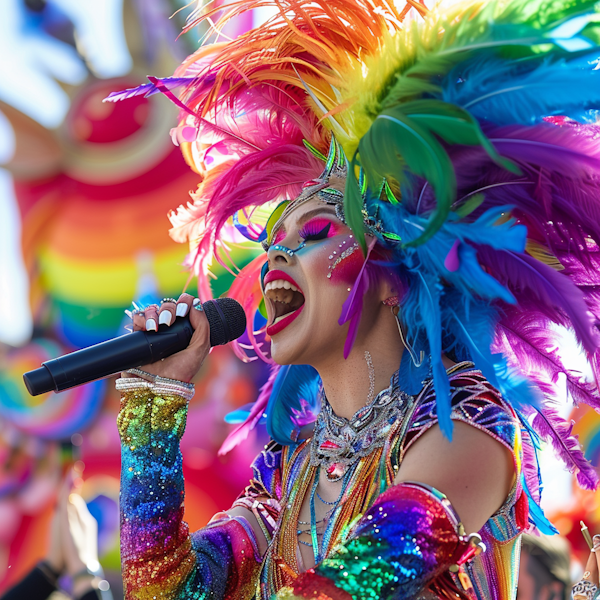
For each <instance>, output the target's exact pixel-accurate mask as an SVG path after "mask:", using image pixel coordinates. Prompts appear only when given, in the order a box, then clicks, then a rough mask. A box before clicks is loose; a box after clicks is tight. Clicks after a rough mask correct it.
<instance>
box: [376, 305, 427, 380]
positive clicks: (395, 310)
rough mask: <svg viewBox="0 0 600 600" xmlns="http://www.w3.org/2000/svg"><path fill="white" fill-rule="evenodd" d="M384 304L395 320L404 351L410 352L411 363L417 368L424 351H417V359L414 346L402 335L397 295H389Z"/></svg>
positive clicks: (421, 362) (422, 358)
mask: <svg viewBox="0 0 600 600" xmlns="http://www.w3.org/2000/svg"><path fill="white" fill-rule="evenodd" d="M383 304H385V306H389V307H390V310H391V311H392V315H394V319H395V321H396V325H397V326H398V333H399V334H400V341H401V342H402V345H403V346H404V347H405V348H406V351H407V352H408V353H409V354H410V358H411V359H412V361H413V364H414V365H415V367H416V368H417V369H418V368H419V367H420V366H421V365H422V364H423V361H424V360H425V352H423V350H421V352H420V353H419V359H417V355H416V353H415V350H414V348H413V347H412V346H411V345H410V344H409V343H408V341H407V340H406V338H405V337H404V332H403V331H402V325H400V319H399V318H398V314H399V312H400V298H398V296H390V297H389V298H386V299H385V300H384V301H383Z"/></svg>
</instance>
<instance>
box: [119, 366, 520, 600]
mask: <svg viewBox="0 0 600 600" xmlns="http://www.w3.org/2000/svg"><path fill="white" fill-rule="evenodd" d="M449 375H450V382H451V386H452V396H453V400H452V418H453V419H455V420H461V421H464V422H467V423H469V424H471V425H472V426H474V427H477V428H479V429H481V430H483V431H485V432H487V433H488V434H489V435H491V436H493V437H494V438H495V439H496V440H497V441H499V442H500V443H502V444H503V445H504V446H506V447H507V448H509V449H510V450H511V452H513V455H514V456H515V468H516V471H517V475H519V474H520V469H521V448H520V444H521V441H520V440H521V436H520V429H519V426H518V423H517V419H516V417H515V415H514V412H513V411H512V409H510V407H508V406H507V405H506V404H505V403H504V402H503V401H502V399H501V398H500V396H499V394H498V392H497V391H496V390H494V389H493V388H492V387H491V386H490V385H489V384H488V383H487V382H486V381H485V379H484V378H483V377H482V376H481V373H480V372H479V371H476V370H472V369H470V368H468V366H467V367H465V366H464V365H462V366H461V365H459V366H457V367H455V369H454V370H452V371H450V373H449ZM186 411H187V403H186V401H185V400H183V399H182V398H179V397H177V396H171V397H153V396H152V394H150V393H149V392H130V393H126V394H124V396H123V404H122V409H121V412H120V414H119V431H120V435H121V438H122V443H123V459H122V483H121V485H122V488H121V489H122V491H121V513H122V515H121V549H122V562H123V578H124V582H125V590H126V597H127V598H128V599H130V600H133V599H135V600H138V599H139V600H150V599H152V600H153V599H154V598H157V599H158V598H161V599H170V600H171V599H172V600H188V599H198V600H203V599H205V598H214V599H221V598H223V599H225V598H227V599H229V598H231V599H233V598H235V599H238V600H246V599H247V600H250V599H251V598H256V599H257V600H271V599H272V598H277V600H284V599H288V598H289V599H291V598H298V597H304V598H321V599H322V600H326V599H328V598H329V599H333V600H338V599H340V600H342V599H343V600H349V599H350V598H354V599H355V600H358V599H361V600H362V599H363V598H384V599H386V600H397V599H398V600H399V599H409V598H414V599H415V600H416V599H417V598H436V597H441V596H443V595H444V594H443V590H444V589H456V590H457V591H460V593H461V594H463V596H465V597H469V598H473V599H477V600H484V599H485V600H512V599H513V598H514V595H515V592H516V574H517V572H518V552H519V534H520V532H521V531H522V529H524V528H525V527H526V525H527V501H526V498H525V497H524V494H523V493H522V490H521V489H520V487H519V485H518V483H517V484H515V486H514V488H513V490H512V491H511V493H510V495H509V497H508V498H507V500H506V502H505V503H504V505H503V506H502V507H501V509H500V510H499V511H498V513H496V514H495V515H494V516H493V517H492V518H491V519H490V520H489V521H488V522H487V523H486V525H485V526H484V528H483V529H482V530H481V532H480V534H481V536H482V538H483V540H484V542H485V543H486V545H487V551H486V552H485V553H483V554H481V555H480V556H477V557H475V558H474V559H473V560H471V561H470V562H468V563H467V564H466V565H465V571H464V573H465V574H466V576H467V580H468V585H465V580H464V578H463V579H462V580H460V579H459V578H458V577H456V576H451V575H450V574H449V572H448V567H449V566H450V564H451V563H452V562H453V561H455V560H456V552H457V539H458V538H457V530H456V523H455V522H454V520H453V517H452V514H453V513H452V511H451V507H449V506H448V504H449V503H447V501H444V498H443V496H439V497H436V492H435V491H434V490H424V489H421V486H412V487H411V486H409V485H405V484H402V485H394V478H395V475H396V473H397V471H398V468H399V465H400V463H401V461H402V457H403V456H404V453H405V452H406V451H407V449H408V448H409V447H410V446H411V445H412V444H413V443H414V442H415V441H416V440H417V439H418V438H419V437H420V436H421V435H422V434H423V433H424V432H425V431H427V430H428V429H429V428H430V427H432V426H433V425H434V424H435V423H436V422H437V416H436V410H435V397H434V392H433V390H432V386H430V385H426V386H425V388H424V390H423V391H422V392H421V394H420V395H419V396H418V397H416V398H413V399H412V401H411V402H410V403H408V405H407V408H406V411H405V412H404V413H403V415H402V416H401V417H400V418H399V419H398V421H397V422H396V423H395V425H394V427H392V430H391V431H390V433H389V437H388V439H387V442H386V444H385V445H384V446H383V447H381V448H376V449H375V450H374V451H373V453H372V454H370V455H369V456H365V457H363V458H361V459H360V460H359V461H358V462H357V463H356V466H355V467H354V471H353V473H352V476H351V478H350V481H349V483H348V486H347V489H346V491H345V492H344V496H343V498H342V501H341V502H340V504H339V507H338V508H337V509H336V510H335V512H334V514H333V515H332V516H331V518H330V522H329V525H328V530H327V532H326V551H325V556H326V558H325V560H324V561H323V562H322V563H321V564H320V565H317V567H316V568H315V569H314V570H310V571H308V572H306V573H305V574H303V575H300V576H299V574H300V573H301V572H302V571H303V569H302V565H301V564H299V552H298V541H297V537H296V530H297V522H298V515H299V511H300V507H301V504H302V501H303V499H304V498H305V496H306V493H307V491H308V490H309V489H310V486H311V485H312V482H313V481H314V477H315V474H316V467H314V466H311V464H310V458H309V444H308V442H307V441H304V442H302V443H300V444H298V445H296V446H294V447H287V446H286V447H282V446H279V445H277V444H274V443H272V444H270V445H268V446H267V447H266V448H265V449H264V450H263V451H262V452H261V454H260V455H259V456H258V457H257V459H256V460H255V462H254V464H253V473H254V474H253V478H252V480H251V481H250V483H249V485H248V487H247V488H246V490H244V492H243V493H242V494H241V495H240V497H239V498H238V500H237V501H236V502H235V503H234V506H243V507H245V508H247V509H248V510H250V511H251V512H252V513H253V514H254V516H255V517H256V518H257V520H258V522H259V525H260V527H261V529H262V531H263V533H264V534H265V537H266V538H267V541H268V550H267V552H266V554H265V556H264V557H262V558H261V557H260V556H259V554H258V550H257V545H256V541H255V538H254V534H253V532H252V529H251V528H250V526H249V524H248V522H247V521H246V520H245V519H243V518H239V517H236V518H231V517H228V516H227V515H225V514H222V515H220V516H218V517H217V518H216V520H214V521H213V522H212V523H211V524H210V525H208V526H207V527H205V528H203V529H202V530H200V531H198V532H196V533H194V534H190V533H189V531H188V528H187V525H186V524H185V523H184V521H183V496H184V491H183V475H182V468H181V454H180V451H179V439H180V437H181V435H182V434H183V430H184V427H185V419H186ZM518 481H519V477H517V482H518ZM453 585H454V586H455V587H454V588H452V586H453Z"/></svg>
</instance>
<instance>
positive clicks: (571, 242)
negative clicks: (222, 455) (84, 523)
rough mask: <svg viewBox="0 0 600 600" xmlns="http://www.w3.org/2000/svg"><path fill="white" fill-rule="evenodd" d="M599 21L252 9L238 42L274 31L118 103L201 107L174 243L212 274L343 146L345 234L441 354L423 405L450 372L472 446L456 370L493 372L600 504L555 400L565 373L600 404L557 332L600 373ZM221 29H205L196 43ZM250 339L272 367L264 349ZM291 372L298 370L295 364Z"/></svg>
mask: <svg viewBox="0 0 600 600" xmlns="http://www.w3.org/2000/svg"><path fill="white" fill-rule="evenodd" d="M594 5H595V2H592V1H589V0H582V1H580V2H570V1H567V0H556V1H555V2H544V1H543V0H494V1H489V2H483V1H468V0H467V1H465V2H461V3H453V4H451V5H449V6H444V5H443V4H441V5H439V6H437V7H435V8H433V9H431V10H427V9H426V8H425V7H424V5H422V4H420V3H418V2H416V1H414V0H409V1H408V2H406V4H405V5H404V6H403V7H402V8H398V7H397V6H396V5H395V4H393V3H388V2H386V1H385V0H282V1H278V2H272V1H271V0H237V1H234V2H232V3H231V4H229V5H228V8H227V10H228V13H227V14H226V15H225V16H224V17H223V20H222V22H221V25H222V24H223V23H224V22H225V21H227V19H230V18H233V17H235V16H236V15H239V14H241V13H243V12H245V11H249V10H253V9H256V8H269V9H270V10H271V12H272V13H273V11H274V14H272V16H271V17H270V18H269V19H268V20H267V21H266V22H265V23H264V24H263V25H261V26H260V27H257V28H255V29H253V30H251V31H249V32H247V33H245V34H243V35H242V36H240V37H239V38H237V39H236V40H233V41H230V42H227V43H223V44H214V45H210V46H206V47H202V48H201V49H200V50H198V52H197V53H196V54H194V55H192V56H191V57H189V59H188V60H187V61H186V62H185V63H184V64H183V65H182V66H181V67H180V68H179V70H178V71H177V72H176V73H175V76H174V77H172V78H166V79H155V78H152V79H151V83H149V84H145V85H143V86H140V87H139V88H136V89H134V90H126V91H125V92H119V93H116V94H113V95H112V97H111V98H110V99H111V100H120V99H123V98H126V97H129V96H132V95H136V94H153V93H157V92H162V93H164V94H166V95H167V96H169V97H170V98H171V99H172V100H173V101H174V102H176V103H177V104H178V106H179V107H180V108H181V120H180V124H179V126H178V127H177V128H176V129H175V130H174V131H173V139H174V141H175V142H176V143H178V144H180V145H181V146H182V149H183V152H184V155H185V156H186V158H187V159H188V161H189V162H190V164H191V166H192V168H194V169H195V170H196V171H197V172H198V173H199V175H200V177H201V183H200V186H199V188H198V190H197V192H195V193H194V195H193V199H192V202H191V203H190V204H189V205H188V206H187V207H180V208H179V209H178V211H177V212H176V213H174V214H173V215H171V220H172V222H173V229H172V230H171V235H172V236H173V238H174V239H176V240H178V241H188V242H190V243H191V245H192V254H191V259H190V263H191V264H193V265H194V266H195V268H196V270H197V272H201V270H202V268H204V267H206V265H207V263H208V262H209V261H210V260H212V259H213V258H216V259H217V260H224V257H226V252H227V244H228V241H227V239H228V238H227V235H228V234H230V233H231V231H237V232H241V233H239V234H238V235H244V236H245V237H246V238H249V239H253V240H255V241H263V240H264V237H265V235H266V232H265V230H264V229H263V227H262V225H259V219H257V211H259V210H260V207H262V206H269V205H272V206H273V207H275V206H276V205H277V203H279V202H280V201H281V200H284V199H293V198H295V197H296V196H298V194H299V193H300V191H301V189H302V184H303V183H304V182H305V181H307V180H312V179H314V178H315V177H318V176H319V175H320V174H321V172H322V171H323V168H324V160H325V157H326V156H327V155H328V149H329V147H330V144H331V143H332V139H333V138H335V140H337V144H339V145H340V147H341V149H342V150H343V152H342V154H343V155H345V157H347V160H346V167H347V179H346V192H345V194H344V198H343V212H344V215H345V219H346V222H347V223H348V224H349V225H350V226H351V227H352V229H353V230H354V232H355V235H356V237H357V239H358V240H359V241H360V242H361V244H362V246H363V249H364V251H365V256H368V251H369V249H370V248H371V246H369V248H367V242H366V239H365V231H366V230H368V231H369V232H371V233H375V236H376V242H377V243H378V244H380V245H381V246H383V247H384V248H386V250H387V251H388V255H389V256H391V257H392V258H391V261H392V263H393V266H394V268H395V270H396V272H397V274H398V276H399V278H400V279H401V280H402V281H403V283H404V284H405V285H404V289H405V290H406V293H405V295H404V297H403V298H402V300H401V315H402V319H403V321H404V325H405V327H406V332H407V341H408V343H409V344H410V346H411V347H412V349H413V350H414V353H413V355H416V356H419V355H422V356H424V357H425V358H424V360H423V361H422V363H421V364H419V365H418V366H417V365H416V364H415V362H414V361H412V360H411V356H410V355H409V353H408V352H405V353H404V355H403V359H402V365H401V371H400V377H401V381H402V384H403V386H404V387H405V389H406V391H408V392H409V393H415V392H416V391H418V388H419V386H420V382H421V381H422V380H423V378H424V377H425V376H427V374H428V373H429V372H431V373H432V376H433V380H434V385H435V389H436V396H437V402H438V414H439V419H440V425H441V427H442V428H443V430H444V431H445V432H446V433H447V435H451V429H452V426H451V420H450V408H449V385H448V379H447V375H446V372H445V369H444V367H443V365H442V362H441V356H442V354H443V353H447V354H450V355H451V356H453V357H455V358H456V359H459V360H462V359H469V360H472V361H473V362H474V363H475V365H476V366H477V367H478V368H479V369H481V370H482V372H483V373H484V375H485V376H486V377H487V378H488V379H489V381H490V382H491V383H492V384H493V385H495V386H496V387H497V388H498V389H499V390H500V391H501V392H502V393H503V395H504V397H505V398H506V399H507V400H508V401H509V402H511V404H512V405H513V407H515V409H516V410H517V411H519V414H520V415H521V416H522V418H523V424H524V427H527V428H528V430H529V434H530V435H531V436H532V437H536V436H538V437H541V438H543V439H546V440H548V441H549V442H550V443H552V444H553V445H554V447H555V448H556V449H557V451H558V453H559V455H560V456H561V457H562V458H563V459H564V461H565V463H566V464H567V465H568V466H569V467H570V468H571V469H572V470H573V471H574V472H577V473H578V478H579V481H580V483H581V484H582V485H584V486H586V487H593V486H595V485H596V483H597V478H596V475H595V473H594V471H593V470H592V469H590V467H589V465H588V464H587V463H586V462H585V459H584V457H583V454H582V452H581V450H580V449H579V446H578V444H577V441H576V439H575V438H573V436H572V434H571V427H570V425H569V424H568V423H565V422H564V421H562V420H561V419H560V417H559V415H558V413H557V412H556V410H555V409H554V407H553V405H552V402H553V401H554V400H555V399H556V398H557V397H559V396H560V386H559V378H558V376H559V374H560V373H564V374H565V376H566V380H567V389H568V391H569V393H570V395H571V397H572V399H573V400H574V401H575V402H586V403H588V404H590V405H591V406H594V407H595V408H600V395H599V393H598V389H597V385H596V383H595V382H588V381H585V380H584V379H583V377H582V375H581V374H579V373H575V372H573V371H570V370H568V369H567V368H565V366H564V365H563V364H562V361H561V357H560V353H559V352H558V350H557V348H558V346H559V344H560V341H559V337H558V333H555V332H557V331H558V328H560V327H565V328H568V329H571V330H572V331H573V332H574V334H575V336H576V338H577V340H578V343H579V344H580V347H581V350H582V356H583V357H585V358H586V359H587V360H588V362H589V364H590V365H591V366H592V369H593V371H594V373H595V374H596V375H598V374H599V368H598V365H599V364H600V362H599V358H600V354H599V352H598V345H599V337H598V331H597V324H598V320H599V319H600V271H599V269H598V267H599V266H600V264H599V259H598V257H599V256H600V135H599V134H600V129H599V128H598V126H597V125H596V124H595V123H596V121H597V110H596V109H597V107H598V104H599V101H600V70H598V69H597V66H598V65H597V60H598V58H597V57H598V54H599V53H598V50H599V48H598V45H597V43H596V40H597V39H599V38H598V34H599V33H600V31H599V30H598V29H599V27H598V23H599V22H600V18H599V15H598V14H597V13H596V12H595V8H594ZM411 8H412V9H413V10H412V11H411V10H410V9H411ZM215 10H216V9H215ZM409 11H410V12H411V15H410V17H407V15H408V14H409ZM213 12H214V11H212V10H211V9H208V10H207V11H205V12H197V13H194V14H193V15H192V17H191V19H190V22H189V27H193V26H194V25H195V24H197V23H198V22H199V21H201V20H203V19H207V18H210V17H211V15H212V14H213ZM382 189H385V192H386V193H382ZM392 189H393V190H394V192H393V193H392V192H391V190H392ZM260 263H261V261H260V260H258V259H257V260H256V261H254V263H251V265H250V266H249V267H247V268H246V269H244V270H243V271H242V273H241V274H240V281H241V282H242V283H241V284H239V285H234V288H237V289H238V290H240V289H242V288H243V291H244V294H243V298H244V300H245V307H246V309H247V311H248V314H249V317H252V316H253V313H254V312H255V311H256V310H258V303H259V302H260V294H259V293H258V291H259V290H257V288H256V285H257V284H256V282H257V278H258V270H259V269H260V266H261V264H260ZM365 264H366V265H367V271H368V264H367V261H365ZM359 280H360V281H357V283H356V286H355V290H353V292H352V294H351V298H352V302H350V303H349V305H348V306H344V309H343V315H342V319H341V320H342V321H344V320H351V322H354V323H355V324H356V322H357V319H360V307H361V306H362V300H361V298H362V294H363V293H364V292H365V291H366V289H368V285H367V284H368V272H365V270H363V272H361V275H360V277H359ZM253 284H254V288H252V285H253ZM250 288H252V292H251V293H248V290H249V289H250ZM235 291H236V289H234V290H233V292H234V294H235ZM206 293H208V292H206ZM248 322H249V323H250V324H254V322H255V320H254V319H253V318H249V319H248ZM351 329H352V327H351ZM249 337H250V341H251V343H252V345H253V347H254V350H255V351H256V352H257V353H258V354H260V355H263V356H264V357H265V358H266V359H268V350H267V345H265V340H264V334H260V333H259V334H257V335H255V332H254V331H249ZM349 343H350V344H351V343H352V340H350V341H349ZM274 369H275V370H274V372H273V374H272V377H271V380H270V383H269V385H268V386H267V387H268V390H267V389H266V388H265V389H263V390H262V392H261V398H262V403H261V406H260V409H259V410H256V411H253V412H252V413H251V415H250V421H249V422H250V423H256V422H257V421H258V417H259V416H260V415H262V414H263V408H266V407H267V403H268V400H267V396H268V395H269V393H270V392H269V390H271V389H278V390H279V389H280V388H281V385H282V384H281V381H280V380H279V374H278V373H277V367H274ZM281 377H286V378H290V377H294V374H293V373H291V372H290V369H287V368H286V370H285V373H283V372H282V373H281ZM311 389H312V388H311ZM311 393H312V392H311ZM306 395H307V396H309V395H310V394H309V393H308V392H307V394H306ZM279 396H281V394H280V393H278V397H279ZM305 400H306V402H305V404H307V405H310V403H311V402H312V399H309V398H306V399H305ZM294 402H296V404H297V405H298V406H303V404H302V402H300V403H298V401H297V400H295V401H294ZM275 412H277V415H278V417H277V419H278V421H284V420H285V419H283V417H282V414H284V412H285V411H283V412H281V411H275ZM288 412H289V411H288ZM289 430H291V427H289V426H288V427H278V426H277V425H276V424H275V423H274V422H273V421H271V428H270V431H271V433H272V434H273V435H274V437H276V438H277V437H278V436H279V437H280V438H281V439H280V440H279V441H282V442H286V441H287V442H288V443H289V438H288V437H287V436H288V434H289ZM286 432H287V433H286ZM236 436H237V437H238V438H239V437H240V431H239V430H238V431H237V433H236ZM242 437H243V436H242ZM528 487H529V489H530V490H535V486H533V485H529V486H528Z"/></svg>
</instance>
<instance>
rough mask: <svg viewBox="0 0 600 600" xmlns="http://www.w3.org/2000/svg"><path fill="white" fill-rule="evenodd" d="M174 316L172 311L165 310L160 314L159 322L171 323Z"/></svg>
mask: <svg viewBox="0 0 600 600" xmlns="http://www.w3.org/2000/svg"><path fill="white" fill-rule="evenodd" d="M172 318H173V316H172V315H171V311H168V310H163V311H162V312H161V313H160V315H159V316H158V324H159V325H170V324H171V319H172Z"/></svg>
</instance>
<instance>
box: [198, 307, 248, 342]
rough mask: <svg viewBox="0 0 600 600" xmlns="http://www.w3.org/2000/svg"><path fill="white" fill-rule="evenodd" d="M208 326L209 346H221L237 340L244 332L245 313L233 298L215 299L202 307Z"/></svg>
mask: <svg viewBox="0 0 600 600" xmlns="http://www.w3.org/2000/svg"><path fill="white" fill-rule="evenodd" d="M202 308H204V312H205V313H206V318H207V319H208V324H209V325H210V345H211V346H221V345H223V344H227V343H228V342H231V341H233V340H236V339H237V338H239V337H240V336H241V335H242V334H243V333H244V331H245V330H246V313H245V312H244V309H243V308H242V305H241V304H240V303H239V302H238V301H237V300H234V299H233V298H217V299H216V300H209V301H208V302H204V304H203V305H202Z"/></svg>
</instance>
